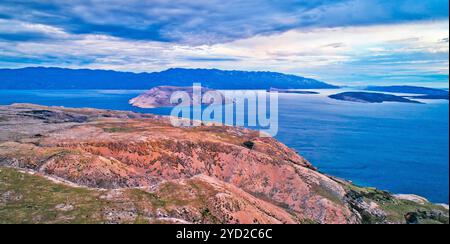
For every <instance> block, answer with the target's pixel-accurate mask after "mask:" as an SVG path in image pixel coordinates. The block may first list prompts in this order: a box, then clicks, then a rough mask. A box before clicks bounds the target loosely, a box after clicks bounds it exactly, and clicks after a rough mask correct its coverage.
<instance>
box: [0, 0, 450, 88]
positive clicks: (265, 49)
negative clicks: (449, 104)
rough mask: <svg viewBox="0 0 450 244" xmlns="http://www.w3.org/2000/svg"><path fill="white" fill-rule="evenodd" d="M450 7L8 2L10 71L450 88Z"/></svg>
mask: <svg viewBox="0 0 450 244" xmlns="http://www.w3.org/2000/svg"><path fill="white" fill-rule="evenodd" d="M448 5H449V2H448V1H447V0H428V1H421V0H397V1H388V0H283V1H275V0H246V1H241V0H239V1H238V0H228V1H223V0H220V1H219V0H195V1H193V0H191V1H186V0H172V1H166V0H149V1H145V0H140V1H138V0H128V1H119V0H72V1H59V0H47V1H39V0H2V1H1V2H0V67H23V66H36V65H44V66H64V67H90V68H106V69H119V70H130V71H153V70H162V69H165V68H169V67H175V66H176V67H215V68H225V69H247V70H250V69H251V70H274V71H283V72H289V73H296V74H303V75H309V76H314V77H316V78H322V79H325V80H327V81H330V82H341V83H346V82H376V81H378V82H379V81H380V80H383V81H393V82H395V81H407V82H429V81H432V82H440V84H448V36H449V34H448Z"/></svg>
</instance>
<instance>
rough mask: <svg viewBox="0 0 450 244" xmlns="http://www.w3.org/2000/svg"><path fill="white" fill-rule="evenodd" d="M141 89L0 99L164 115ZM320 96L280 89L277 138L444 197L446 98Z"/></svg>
mask: <svg viewBox="0 0 450 244" xmlns="http://www.w3.org/2000/svg"><path fill="white" fill-rule="evenodd" d="M142 92H143V91H122V90H120V91H118V90H114V91H113V90H61V91H59V90H51V91H50V90H45V91H23V90H0V104H1V105H8V104H12V103H34V104H41V105H51V106H65V107H74V108H82V107H92V108H99V109H114V110H131V111H135V112H143V113H154V114H162V115H167V114H169V113H170V111H171V109H170V108H158V109H139V108H134V107H132V106H130V105H128V100H129V99H131V98H133V97H135V96H137V95H139V94H140V93H142ZM319 92H320V93H321V94H320V95H301V94H280V101H279V123H280V128H279V133H278V135H277V137H276V138H277V139H278V140H280V141H281V142H283V143H285V144H286V145H288V146H289V147H291V148H294V149H295V150H297V151H298V152H299V153H300V154H301V155H303V156H304V157H305V158H307V159H308V160H309V161H310V162H312V163H313V164H314V165H315V166H316V167H318V168H319V170H320V171H321V172H324V173H327V174H330V175H334V176H337V177H341V178H345V179H348V180H351V181H353V182H354V183H355V184H358V185H361V186H371V187H377V188H379V189H384V190H389V191H391V192H393V193H405V194H417V195H421V196H424V197H427V198H428V199H429V200H431V201H433V202H436V203H448V202H449V102H448V101H425V102H426V103H427V104H403V103H383V104H360V103H351V102H344V101H336V100H332V99H329V98H328V97H327V95H329V94H333V93H336V92H337V91H332V90H324V91H322V90H321V91H319ZM0 133H1V132H0Z"/></svg>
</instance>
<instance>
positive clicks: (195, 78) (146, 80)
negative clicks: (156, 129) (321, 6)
mask: <svg viewBox="0 0 450 244" xmlns="http://www.w3.org/2000/svg"><path fill="white" fill-rule="evenodd" d="M199 82H200V83H202V86H203V87H207V88H211V89H264V90H267V89H270V88H272V87H274V88H282V89H288V88H297V89H307V88H310V89H320V88H334V86H332V85H329V84H326V83H324V82H320V81H317V80H314V79H308V78H304V77H300V76H295V75H286V74H281V73H274V72H246V71H223V70H217V69H169V70H166V71H162V72H154V73H131V72H117V71H106V70H87V69H84V70H73V69H61V68H23V69H0V89H41V90H43V89H139V90H140V89H142V90H147V89H150V88H152V87H156V86H192V84H193V83H199Z"/></svg>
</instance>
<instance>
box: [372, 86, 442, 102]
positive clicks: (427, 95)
mask: <svg viewBox="0 0 450 244" xmlns="http://www.w3.org/2000/svg"><path fill="white" fill-rule="evenodd" d="M365 90H367V91H378V92H390V93H404V94H417V95H418V96H403V97H408V98H415V99H445V100H449V92H448V91H446V90H443V89H436V88H428V87H420V86H369V87H367V88H366V89H365Z"/></svg>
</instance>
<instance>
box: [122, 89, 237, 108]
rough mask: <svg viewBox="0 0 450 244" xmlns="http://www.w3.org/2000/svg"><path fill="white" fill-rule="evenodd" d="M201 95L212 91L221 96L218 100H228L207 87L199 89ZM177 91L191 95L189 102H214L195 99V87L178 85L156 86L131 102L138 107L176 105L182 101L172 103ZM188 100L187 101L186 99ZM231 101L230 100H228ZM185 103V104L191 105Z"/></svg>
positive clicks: (207, 103) (130, 102)
mask: <svg viewBox="0 0 450 244" xmlns="http://www.w3.org/2000/svg"><path fill="white" fill-rule="evenodd" d="M199 91H200V93H201V95H204V94H205V93H207V92H211V93H212V94H213V95H215V96H216V95H217V97H220V98H221V101H216V103H217V102H221V103H223V102H227V100H226V99H225V97H224V95H223V94H222V93H220V92H218V91H215V90H211V89H207V88H201V89H199ZM177 92H184V93H186V94H187V95H189V98H191V99H192V101H191V102H190V103H189V104H190V105H192V103H195V104H200V103H201V104H206V105H209V104H212V103H213V102H214V101H211V100H210V101H206V100H203V101H194V100H193V99H194V97H195V96H193V93H194V92H193V88H192V87H177V86H158V87H154V88H152V89H150V90H148V91H147V92H144V93H143V94H141V95H139V96H137V97H135V98H133V99H131V100H130V101H129V104H131V105H133V106H135V107H138V108H159V107H174V106H176V105H179V104H180V103H172V102H171V101H170V98H171V96H172V95H173V94H176V93H177ZM184 102H186V101H184ZM228 102H229V101H228ZM189 104H185V105H189Z"/></svg>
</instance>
